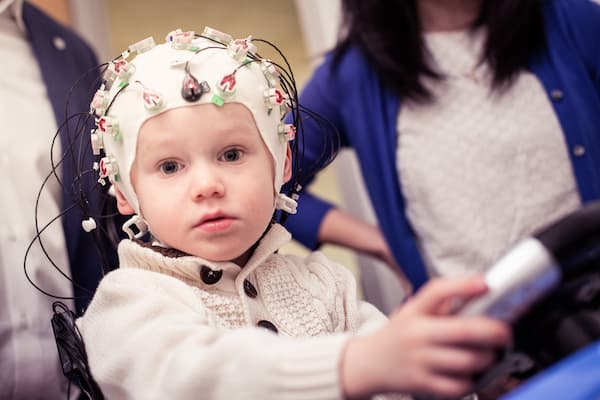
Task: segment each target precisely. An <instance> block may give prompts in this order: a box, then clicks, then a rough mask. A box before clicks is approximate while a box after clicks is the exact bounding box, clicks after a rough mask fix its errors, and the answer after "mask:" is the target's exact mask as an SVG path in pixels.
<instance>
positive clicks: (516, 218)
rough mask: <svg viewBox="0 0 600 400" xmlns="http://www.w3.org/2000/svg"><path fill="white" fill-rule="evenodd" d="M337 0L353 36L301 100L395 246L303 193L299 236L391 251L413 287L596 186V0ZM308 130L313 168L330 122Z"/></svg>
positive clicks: (524, 231)
mask: <svg viewBox="0 0 600 400" xmlns="http://www.w3.org/2000/svg"><path fill="white" fill-rule="evenodd" d="M343 7H344V22H345V23H344V27H345V30H344V32H345V34H344V36H343V39H342V40H341V41H340V42H339V44H338V45H337V47H336V48H335V49H334V50H333V52H332V53H331V54H329V55H328V57H327V58H326V60H325V62H324V63H323V65H321V66H320V67H319V69H317V70H316V71H315V73H314V75H313V77H312V78H311V80H310V81H309V83H308V84H307V86H306V87H305V89H304V91H303V94H302V96H301V98H300V101H301V103H302V104H303V105H305V106H307V107H309V108H310V109H312V110H314V111H316V112H318V113H319V114H321V115H323V116H325V117H326V118H327V119H328V120H329V121H331V123H332V124H334V125H335V126H336V127H337V129H338V131H339V133H340V137H341V143H342V145H343V146H349V147H352V148H353V149H354V150H355V151H356V154H357V156H358V159H359V162H360V166H361V169H362V173H363V174H364V178H365V183H366V187H367V190H368V192H369V196H370V199H371V202H372V204H373V208H374V210H375V212H376V215H377V219H378V222H379V227H380V229H381V232H382V233H383V236H384V237H385V242H386V243H387V246H388V247H389V250H387V248H386V246H385V244H382V241H378V240H377V237H378V236H377V229H376V228H373V227H372V226H370V225H368V224H366V223H364V222H362V221H359V220H357V219H355V218H353V217H351V216H349V215H348V214H345V213H344V212H342V211H340V210H338V209H336V208H334V207H333V206H332V205H331V204H328V203H326V202H324V201H322V200H321V199H318V198H316V197H314V196H312V195H310V194H309V193H305V194H303V196H301V198H300V202H301V204H302V206H301V207H299V210H300V211H299V213H298V215H297V216H293V217H291V218H290V219H289V221H288V224H287V226H288V227H289V229H290V230H291V231H292V232H293V233H294V236H295V237H296V238H298V239H299V240H300V241H302V242H303V243H304V244H306V245H308V246H309V247H315V246H317V244H318V243H325V242H331V243H337V244H341V245H345V246H348V247H350V248H353V249H355V250H358V251H364V252H368V253H371V254H375V255H377V256H379V257H380V258H382V259H384V260H388V263H389V264H393V263H394V262H397V264H399V265H400V266H401V268H402V270H403V271H404V273H405V274H406V275H407V277H408V278H409V280H410V281H411V283H412V285H413V287H414V288H418V287H419V286H420V285H422V284H423V283H424V282H425V281H426V280H427V279H428V277H429V276H432V275H444V276H452V275H461V274H465V273H468V272H474V271H482V270H485V269H486V268H487V267H488V266H489V265H491V264H492V263H493V261H494V260H495V259H496V258H497V257H498V256H500V255H501V254H502V253H503V252H504V251H505V250H506V249H507V248H508V247H510V245H511V244H513V243H514V242H516V241H518V240H519V239H520V238H522V237H525V236H527V235H529V234H531V233H532V232H533V231H535V230H536V229H538V228H539V227H541V226H544V225H546V224H548V223H550V222H552V221H554V220H556V219H558V218H560V217H561V216H563V215H565V214H567V213H569V212H570V211H572V210H574V209H576V208H578V207H579V206H580V205H581V204H582V203H585V202H589V201H591V200H593V199H597V198H600V113H599V112H598V111H600V45H599V41H598V38H600V5H598V4H597V3H594V2H593V1H591V0H547V1H541V0H526V1H523V0H506V1H502V2H497V1H491V0H480V1H477V0H453V1H446V0H413V1H393V2H390V1H385V2H384V1H381V0H369V1H364V0H343ZM305 129H306V130H305V138H304V140H305V146H306V150H305V157H306V160H307V161H305V165H310V162H311V160H312V161H313V162H315V163H318V161H317V160H318V158H319V155H320V154H322V153H323V149H322V147H321V146H322V143H323V140H322V138H321V137H318V135H317V134H318V132H320V131H319V130H318V129H317V127H316V126H311V125H310V122H308V121H307V122H306V123H305ZM313 167H314V165H313ZM316 167H317V168H318V165H317V166H316ZM305 186H306V185H305ZM390 259H392V260H393V261H390Z"/></svg>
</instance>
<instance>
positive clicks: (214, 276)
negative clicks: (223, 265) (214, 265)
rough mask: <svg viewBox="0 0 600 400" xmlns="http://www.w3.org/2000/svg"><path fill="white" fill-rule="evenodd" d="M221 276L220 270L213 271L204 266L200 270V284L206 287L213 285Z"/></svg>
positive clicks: (221, 271)
mask: <svg viewBox="0 0 600 400" xmlns="http://www.w3.org/2000/svg"><path fill="white" fill-rule="evenodd" d="M221 276H223V270H222V269H220V270H218V271H215V270H212V269H210V268H208V267H207V266H206V265H203V266H202V268H201V269H200V277H201V278H202V282H204V283H206V284H207V285H214V284H215V283H217V282H219V279H221Z"/></svg>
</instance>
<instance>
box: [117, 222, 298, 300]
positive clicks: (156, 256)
mask: <svg viewBox="0 0 600 400" xmlns="http://www.w3.org/2000/svg"><path fill="white" fill-rule="evenodd" d="M290 240H291V235H290V233H289V232H288V231H287V230H286V229H285V228H284V227H283V226H281V225H279V224H274V225H272V226H271V227H270V229H269V231H268V232H267V233H266V234H265V235H264V236H263V237H262V239H261V240H260V242H259V243H258V246H257V247H256V249H255V250H254V253H253V254H252V256H251V257H250V259H249V260H248V262H247V263H246V265H245V266H244V267H243V268H240V266H238V265H236V264H234V263H233V262H230V261H210V260H206V259H204V258H201V257H196V256H191V255H183V254H178V252H176V251H175V252H173V254H166V253H165V252H164V251H156V250H154V249H152V248H150V247H145V246H141V245H140V244H139V243H136V242H134V241H131V240H128V239H125V240H122V241H121V243H119V263H120V267H121V268H140V269H146V270H150V271H154V272H160V273H162V274H166V275H170V276H173V277H176V278H178V279H181V280H183V281H185V282H187V283H189V284H192V285H194V286H199V287H203V286H207V284H206V283H204V282H203V281H202V279H201V270H202V268H203V267H208V268H210V269H211V270H213V271H222V276H221V279H220V282H219V284H218V285H214V286H212V285H210V286H207V288H208V287H215V288H217V289H220V290H224V291H228V292H232V291H235V290H236V288H237V287H238V286H240V287H241V285H242V284H243V280H244V279H245V278H246V277H247V276H248V275H249V274H250V273H252V271H254V270H255V269H256V268H257V267H259V266H260V265H261V264H263V263H264V262H265V261H266V260H267V258H269V257H270V256H271V255H272V254H273V253H275V252H276V251H277V250H279V248H280V247H281V246H283V245H284V244H286V243H287V242H289V241H290ZM238 289H239V288H238Z"/></svg>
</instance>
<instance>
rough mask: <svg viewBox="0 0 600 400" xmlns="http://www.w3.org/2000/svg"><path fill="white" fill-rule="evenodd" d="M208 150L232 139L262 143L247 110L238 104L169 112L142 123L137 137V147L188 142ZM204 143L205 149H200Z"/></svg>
mask: <svg viewBox="0 0 600 400" xmlns="http://www.w3.org/2000/svg"><path fill="white" fill-rule="evenodd" d="M194 139H198V140H196V141H194V144H195V146H199V147H209V146H214V145H215V144H219V142H222V143H223V144H227V143H230V142H231V141H232V140H242V139H244V140H246V141H248V140H254V141H260V142H261V143H264V141H263V139H262V137H261V135H260V133H259V131H258V128H257V126H256V122H255V120H254V117H253V115H252V113H251V112H250V110H249V109H248V108H247V107H246V106H245V105H243V104H240V103H228V104H225V105H224V106H221V107H217V106H215V105H213V104H198V105H191V106H187V107H178V108H173V109H169V110H167V111H165V112H163V113H160V114H157V115H155V116H154V117H152V118H149V119H148V120H147V121H145V122H144V123H143V124H142V126H141V127H140V131H139V134H138V146H142V147H146V146H145V145H151V146H161V145H166V144H169V143H184V144H186V143H189V144H190V145H192V141H191V140H194ZM203 144H205V145H206V146H202V145H203Z"/></svg>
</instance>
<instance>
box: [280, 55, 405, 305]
mask: <svg viewBox="0 0 600 400" xmlns="http://www.w3.org/2000/svg"><path fill="white" fill-rule="evenodd" d="M336 71H337V70H336ZM336 71H332V57H331V55H330V56H328V57H327V58H326V60H325V62H324V63H323V64H321V66H319V67H318V68H317V69H316V70H315V72H314V74H313V75H312V77H311V79H310V80H309V82H308V83H307V85H306V86H305V87H304V89H303V90H302V95H301V96H300V104H301V105H302V106H303V107H306V108H308V109H309V110H310V111H312V112H315V113H317V114H318V115H319V116H320V117H322V118H324V119H325V120H326V121H327V122H325V123H324V122H323V121H318V120H315V119H313V118H309V117H307V114H306V113H301V118H302V121H301V122H302V124H301V125H302V133H301V135H302V136H301V139H300V140H302V142H301V146H302V147H303V150H304V151H303V164H302V166H303V170H304V171H305V172H308V177H307V178H306V179H304V180H302V181H301V182H300V183H301V184H302V186H303V189H304V190H303V191H302V192H301V196H300V200H299V207H298V214H296V215H291V216H290V217H289V218H288V220H287V222H286V224H285V225H286V227H287V228H288V229H289V230H290V231H291V232H292V234H293V236H294V238H295V239H296V240H298V241H299V242H300V243H302V244H304V245H305V246H307V247H308V248H310V249H316V248H318V247H319V246H320V245H322V244H334V245H338V246H343V247H346V248H348V249H350V250H353V251H356V252H359V253H362V254H365V255H368V256H372V257H375V258H377V259H379V260H381V261H383V262H384V263H385V264H386V265H387V266H389V267H390V269H391V270H392V271H393V272H394V273H395V274H396V276H398V278H399V279H400V280H401V281H402V284H403V286H404V287H405V289H406V290H407V293H410V291H411V290H410V286H411V285H410V283H409V281H408V280H407V279H406V277H405V276H404V274H403V273H402V271H401V269H400V267H399V266H398V264H397V263H396V261H395V260H394V257H393V255H392V252H391V251H390V249H389V247H388V245H387V243H386V240H385V238H384V236H383V234H382V232H381V230H380V229H379V227H378V226H377V225H375V224H372V223H370V222H367V221H365V220H363V219H361V218H358V217H356V216H354V215H352V214H350V213H348V212H346V211H344V210H342V209H340V208H338V207H336V206H335V205H334V204H331V203H329V202H327V201H325V200H323V199H322V198H320V197H317V196H315V195H314V194H312V193H310V192H309V191H307V190H305V189H306V187H307V186H309V185H310V183H311V182H312V180H313V178H314V175H315V174H317V173H319V171H320V170H321V169H322V168H324V166H325V165H323V164H324V162H325V161H326V160H327V159H328V158H329V156H330V155H331V153H332V152H333V151H335V150H337V149H336V146H335V144H336V143H339V145H340V147H348V146H350V144H349V143H348V138H347V135H346V126H345V121H344V116H343V109H342V107H343V104H342V99H343V93H344V89H343V88H342V87H341V86H343V85H342V83H341V79H339V77H338V75H337V73H336ZM288 122H290V121H289V118H288ZM338 135H339V136H338Z"/></svg>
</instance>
